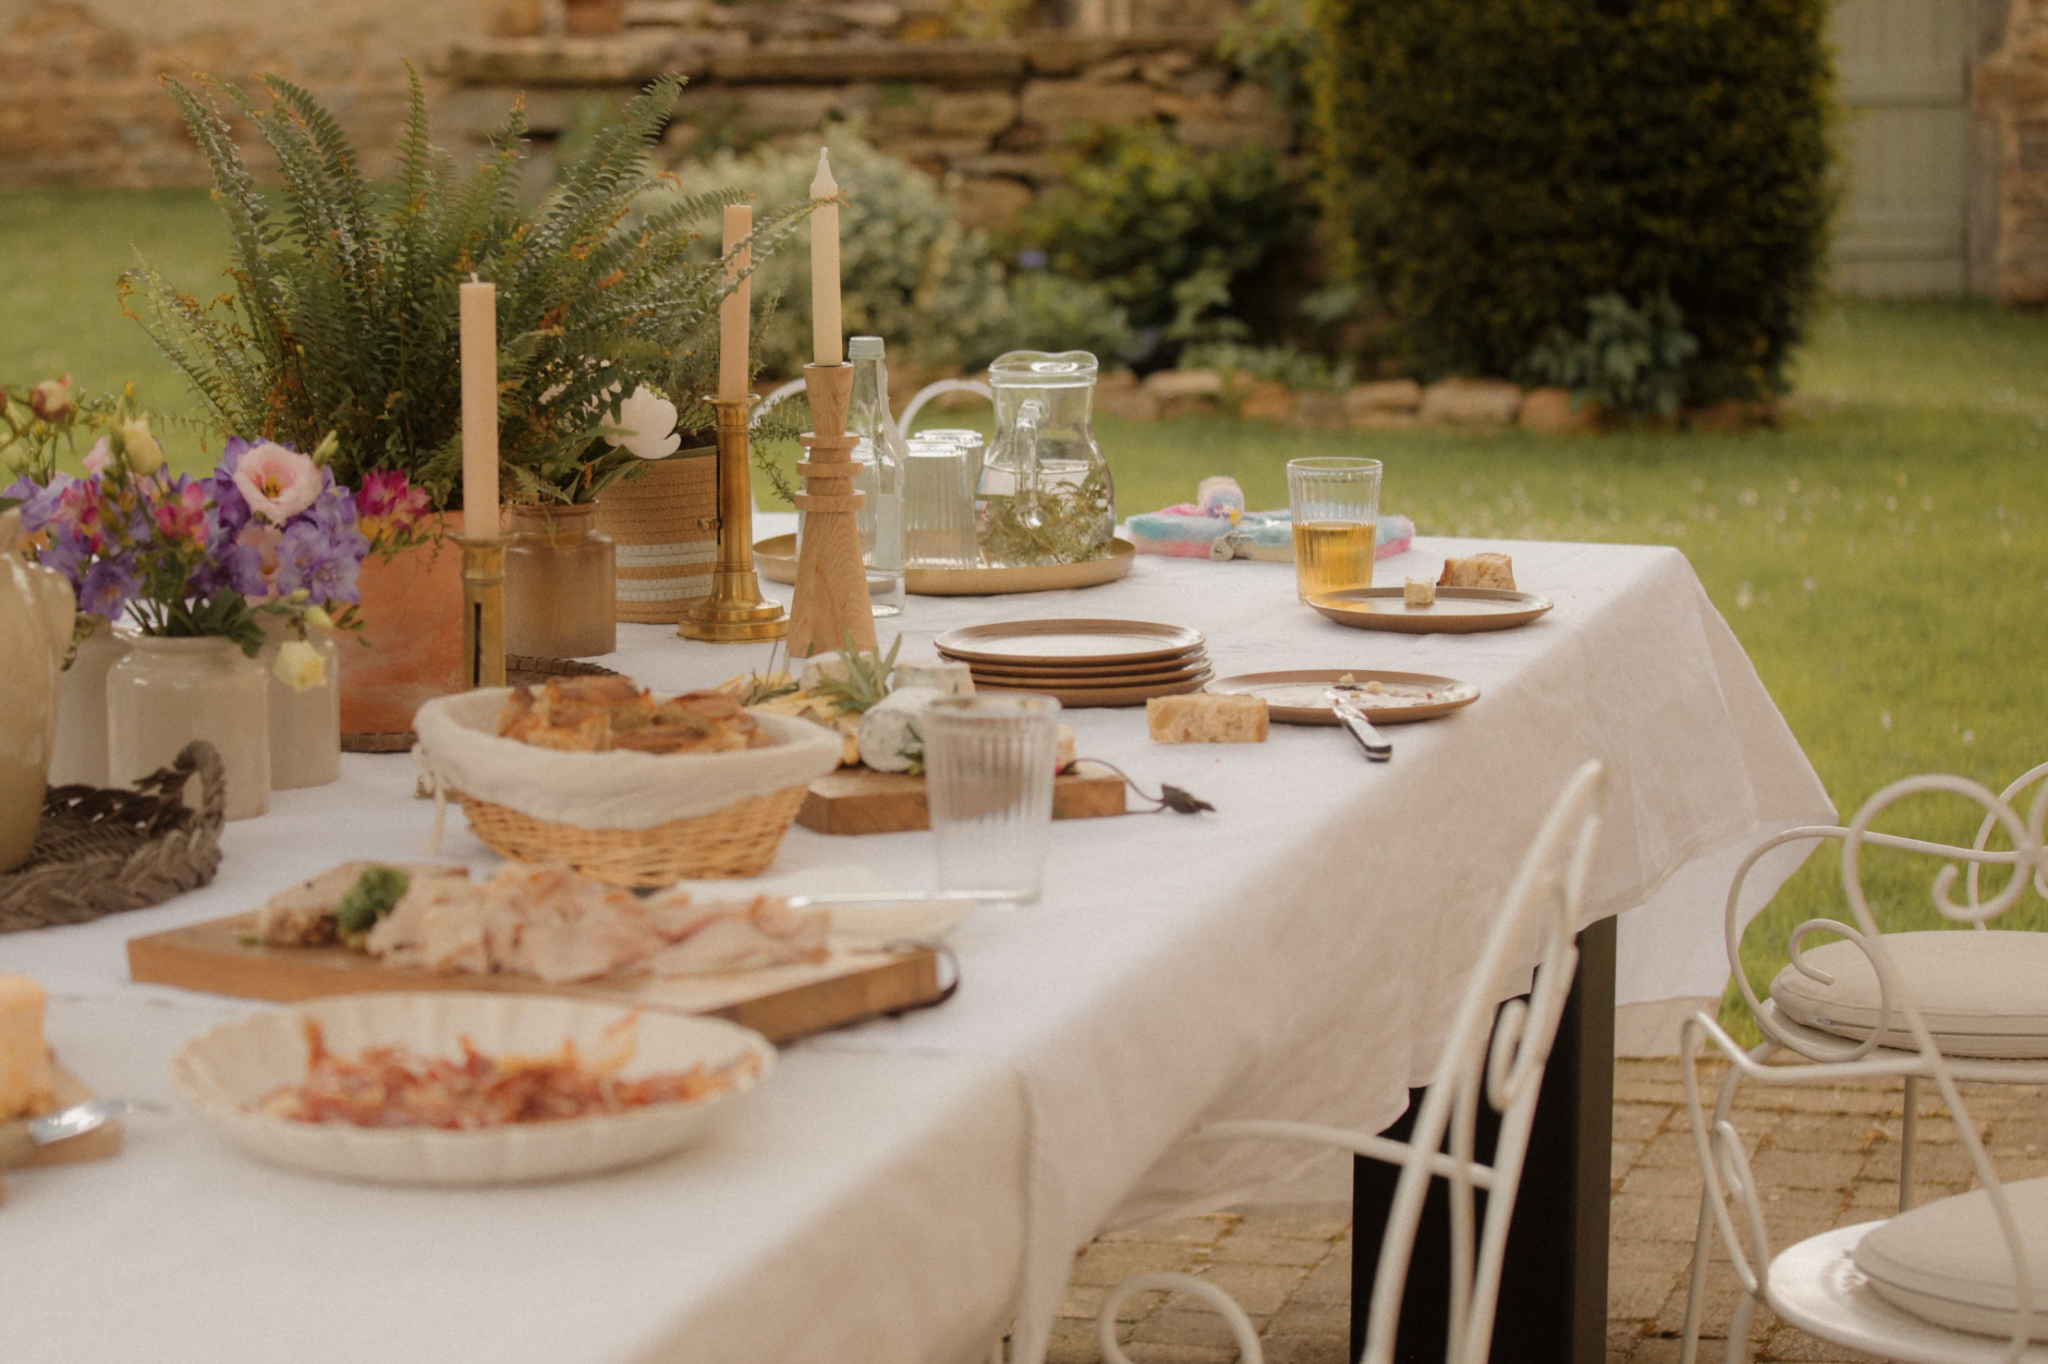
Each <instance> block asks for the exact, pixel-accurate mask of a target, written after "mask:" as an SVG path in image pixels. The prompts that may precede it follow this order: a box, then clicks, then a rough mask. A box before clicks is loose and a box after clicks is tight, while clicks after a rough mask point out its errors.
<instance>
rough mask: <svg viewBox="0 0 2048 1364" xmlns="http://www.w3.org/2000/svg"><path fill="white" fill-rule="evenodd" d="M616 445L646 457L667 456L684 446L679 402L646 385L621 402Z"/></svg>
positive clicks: (614, 440) (613, 440)
mask: <svg viewBox="0 0 2048 1364" xmlns="http://www.w3.org/2000/svg"><path fill="white" fill-rule="evenodd" d="M609 439H610V440H611V443H612V444H613V445H616V446H618V447H619V448H620V449H622V450H629V451H631V452H632V453H633V454H636V455H638V456H639V457H640V458H642V459H666V458H668V457H669V456H670V455H672V454H674V453H675V452H676V451H677V450H679V449H681V448H682V444H683V438H682V437H681V436H679V435H677V434H676V405H675V404H674V403H672V402H670V401H669V400H668V399H666V398H664V397H662V396H661V395H660V394H659V393H656V392H655V391H654V390H653V389H651V388H649V387H648V386H647V385H645V384H642V385H640V387H638V388H636V389H634V390H633V396H632V397H630V398H628V399H626V401H624V402H623V403H620V404H619V434H618V435H616V436H613V437H610V438H609Z"/></svg>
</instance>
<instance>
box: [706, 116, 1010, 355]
mask: <svg viewBox="0 0 2048 1364" xmlns="http://www.w3.org/2000/svg"><path fill="white" fill-rule="evenodd" d="M826 142H827V144H828V145H829V146H830V148H831V151H832V174H833V177H834V178H835V179H837V180H838V182H839V184H840V185H841V186H842V188H843V189H844V190H845V192H846V204H845V206H844V207H843V208H842V209H841V210H840V214H839V250H840V258H839V265H840V278H841V281H842V286H841V288H842V291H841V307H842V309H843V310H844V317H845V325H846V330H847V334H848V335H863V336H879V337H882V338H883V339H884V340H886V341H887V342H888V343H889V352H890V355H891V357H892V358H900V359H908V360H912V361H915V362H917V363H919V364H922V365H927V366H933V367H943V366H948V365H963V366H965V365H973V364H977V363H982V362H986V361H987V360H988V359H990V358H991V357H992V356H994V355H995V353H996V351H997V350H999V349H1000V348H1001V346H1002V341H1003V336H1004V329H1005V328H1006V327H1007V325H1008V322H1009V311H1010V302H1009V295H1008V293H1007V291H1006V290H1005V288H1004V284H1003V275H1002V270H1001V268H1000V267H999V266H997V265H996V263H995V262H994V261H993V260H992V259H991V257H990V255H989V250H988V245H987V242H986V241H985V240H984V239H983V237H982V235H981V234H980V233H978V232H972V231H969V230H968V229H966V228H964V227H962V226H961V225H960V220H959V217H958V216H957V215H956V214H955V212H954V210H953V206H952V204H951V203H950V202H949V201H948V200H947V198H946V196H945V195H944V194H943V193H942V192H941V191H940V188H939V186H938V184H937V182H935V181H934V180H933V179H932V178H931V177H930V176H929V175H926V174H925V173H924V172H923V171H920V170H918V169H917V168H916V167H915V166H912V165H911V164H910V163H908V162H906V161H902V160H899V159H897V158H896V157H893V156H889V155H887V154H886V153H883V152H880V151H877V150H876V149H875V148H873V147H872V146H869V145H868V144H867V143H865V142H863V141H861V140H860V139H858V138H856V137H853V136H851V135H850V134H843V133H833V134H831V135H829V136H828V137H827V139H826ZM817 171H818V153H817V152H816V150H815V149H805V150H801V151H794V150H789V151H786V150H778V149H764V150H761V151H758V152H755V153H753V154H751V155H748V156H744V157H741V156H736V155H734V154H733V153H731V152H722V153H719V154H718V155H716V156H713V157H711V158H710V159H708V160H706V161H703V162H699V163H697V164H694V165H689V166H683V167H678V168H677V170H676V171H675V174H676V177H677V178H678V180H679V181H680V189H681V192H682V193H683V194H684V196H685V197H691V196H695V195H697V194H702V193H710V192H713V191H715V190H716V188H717V187H718V186H721V185H734V184H737V185H746V186H749V187H751V188H752V189H753V190H754V193H755V197H756V199H757V201H758V202H760V203H762V204H765V205H767V206H769V208H770V209H771V210H773V209H779V208H784V207H787V206H789V205H794V204H801V203H805V202H807V201H808V200H809V198H810V193H811V178H812V177H813V176H814V175H816V174H817ZM793 245H794V248H795V249H792V250H789V251H786V252H783V253H782V254H781V255H779V256H777V257H776V258H774V259H772V260H770V261H767V262H766V263H765V264H763V265H762V266H761V267H760V268H759V269H758V270H756V271H755V274H754V292H755V296H756V297H757V298H762V299H763V300H764V301H766V300H770V299H777V300H779V306H777V307H775V308H774V309H773V310H772V311H771V312H770V313H769V314H768V316H767V317H766V318H765V319H761V320H760V322H759V326H758V341H759V347H760V355H761V365H762V368H763V370H764V372H766V373H767V374H770V375H773V376H781V377H790V378H794V377H795V376H796V375H798V374H799V373H801V372H802V367H803V364H804V362H805V361H807V360H809V359H810V358H811V313H810V293H811V274H810V268H811V267H810V253H809V252H808V250H806V249H805V248H804V243H803V242H802V241H798V242H796V243H794V244H793ZM717 246H718V243H717V242H715V241H708V240H707V241H706V242H704V243H703V244H702V246H701V248H700V252H701V254H702V255H703V257H704V258H705V259H709V258H710V257H711V256H712V255H714V254H715V253H716V250H717Z"/></svg>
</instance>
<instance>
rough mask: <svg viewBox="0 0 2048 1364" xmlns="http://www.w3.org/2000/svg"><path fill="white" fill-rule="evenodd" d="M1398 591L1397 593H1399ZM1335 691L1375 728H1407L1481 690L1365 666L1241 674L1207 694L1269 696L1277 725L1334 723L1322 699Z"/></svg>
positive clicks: (1222, 681)
mask: <svg viewBox="0 0 2048 1364" xmlns="http://www.w3.org/2000/svg"><path fill="white" fill-rule="evenodd" d="M1397 590H1398V589H1397ZM1332 687H1336V688H1340V689H1341V690H1343V691H1346V692H1349V693H1350V694H1351V695H1352V696H1354V697H1356V698H1357V700H1358V704H1359V706H1360V707H1361V708H1362V709H1363V710H1364V711H1365V717H1366V719H1368V720H1370V721H1372V722H1373V723H1374V724H1376V725H1405V724H1409V723H1411V722H1413V721H1416V720H1434V719H1435V718H1436V717H1437V716H1439V715H1448V714H1450V713H1451V712H1452V711H1454V710H1460V709H1462V708H1464V707H1466V706H1469V705H1471V704H1472V703H1473V702H1474V701H1477V700H1478V699H1479V688H1477V687H1475V686H1473V685H1472V684H1471V683H1470V682H1460V681H1459V680H1458V679H1457V678H1455V677H1437V676H1435V675H1434V674H1432V673H1390V672H1373V671H1369V670H1367V669H1364V668H1358V669H1352V670H1348V671H1347V670H1341V669H1337V668H1305V669H1297V670H1295V671H1293V672H1276V673H1240V674H1239V675H1238V676H1236V677H1223V678H1218V679H1217V680H1216V681H1214V682H1211V683H1210V684H1209V685H1208V686H1207V687H1206V688H1204V690H1206V691H1213V692H1222V693H1224V694H1226V695H1229V694H1233V693H1235V694H1242V695H1248V696H1263V697H1265V698H1266V714H1267V716H1268V717H1269V718H1271V719H1272V720H1273V721H1274V722H1275V723H1276V724H1283V725H1334V724H1336V723H1337V715H1336V712H1335V711H1333V710H1331V709H1330V703H1329V700H1328V699H1327V698H1326V697H1325V696H1324V695H1323V693H1324V692H1326V691H1328V690H1330V689H1331V688H1332Z"/></svg>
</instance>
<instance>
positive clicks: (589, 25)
mask: <svg viewBox="0 0 2048 1364" xmlns="http://www.w3.org/2000/svg"><path fill="white" fill-rule="evenodd" d="M562 31H563V32H565V33H568V34H570V35H571V36H572V37H577V38H602V37H604V36H606V35H607V34H612V33H624V32H625V31H626V0H562Z"/></svg>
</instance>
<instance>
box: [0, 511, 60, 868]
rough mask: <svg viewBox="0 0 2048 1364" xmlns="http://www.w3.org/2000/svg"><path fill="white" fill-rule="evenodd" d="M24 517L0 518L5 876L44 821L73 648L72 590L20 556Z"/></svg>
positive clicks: (7, 514)
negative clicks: (60, 697) (61, 685)
mask: <svg viewBox="0 0 2048 1364" xmlns="http://www.w3.org/2000/svg"><path fill="white" fill-rule="evenodd" d="M20 531H21V512H20V510H19V509H18V508H9V509H8V510H7V511H4V512H0V659H5V660H6V662H5V665H4V666H0V872H9V871H13V870H14V869H15V868H16V867H18V866H20V865H21V864H22V863H23V862H26V861H27V860H28V855H29V850H30V849H32V848H33V847H34V846H35V841H36V830H37V829H38V828H39V827H40V826H41V824H42V822H43V792H44V790H45V788H46V787H47V786H48V784H49V776H50V749H51V747H52V742H53V740H54V738H55V735H56V728H57V669H58V666H59V665H60V664H62V663H63V661H64V650H65V649H66V648H67V647H68V646H69V645H70V643H71V616H72V605H71V585H70V584H69V583H67V582H65V581H64V579H63V578H61V577H59V576H58V575H57V574H55V573H52V572H50V571H49V570H48V569H45V568H41V567H38V566H37V565H35V564H30V563H26V562H24V561H23V560H22V557H21V556H20V555H19V554H17V553H16V552H15V549H14V541H15V537H16V536H17V535H18V534H19V533H20Z"/></svg>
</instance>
